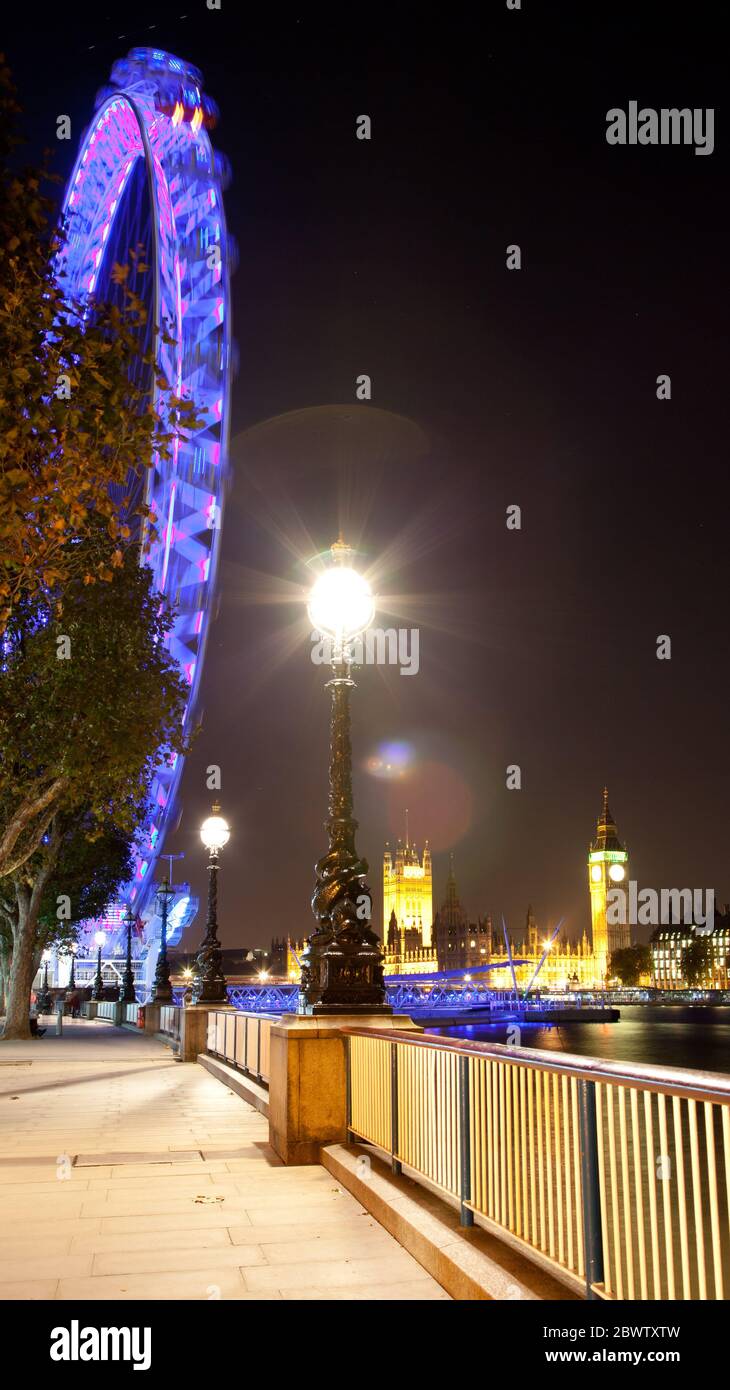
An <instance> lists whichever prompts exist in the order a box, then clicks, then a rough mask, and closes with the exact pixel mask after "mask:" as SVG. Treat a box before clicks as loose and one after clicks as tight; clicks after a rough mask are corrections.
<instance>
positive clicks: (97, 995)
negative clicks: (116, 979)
mask: <svg viewBox="0 0 730 1390" xmlns="http://www.w3.org/2000/svg"><path fill="white" fill-rule="evenodd" d="M94 940H95V942H96V944H97V946H98V948H99V951H98V954H97V957H96V979H95V980H94V988H93V989H92V991H91V997H92V999H96V1000H99V999H103V998H104V979H103V976H102V973H101V948H102V946H103V945H104V942H105V941H106V932H104V931H98V932H96V933H95V935H94Z"/></svg>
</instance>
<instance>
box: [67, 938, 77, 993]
mask: <svg viewBox="0 0 730 1390" xmlns="http://www.w3.org/2000/svg"><path fill="white" fill-rule="evenodd" d="M78 949H79V948H78V946H77V944H76V942H75V941H72V942H71V945H70V946H69V951H70V952H71V969H70V971H69V976H68V987H69V990H72V989H75V988H76V952H77V951H78Z"/></svg>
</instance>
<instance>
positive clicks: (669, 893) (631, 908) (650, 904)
mask: <svg viewBox="0 0 730 1390" xmlns="http://www.w3.org/2000/svg"><path fill="white" fill-rule="evenodd" d="M606 921H607V923H608V925H609V927H615V926H625V925H626V924H627V923H629V924H630V925H631V926H632V927H666V926H675V927H676V926H682V925H687V926H689V925H690V924H691V925H692V926H693V927H695V929H696V931H697V932H698V933H699V935H700V936H707V935H708V933H709V932H711V931H712V928H713V926H714V922H715V891H714V889H713V888H661V889H660V890H659V892H658V893H657V891H656V889H655V888H639V885H638V883H637V882H636V880H635V879H633V878H632V879H629V886H628V892H627V890H626V889H625V888H609V890H608V893H607V894H606Z"/></svg>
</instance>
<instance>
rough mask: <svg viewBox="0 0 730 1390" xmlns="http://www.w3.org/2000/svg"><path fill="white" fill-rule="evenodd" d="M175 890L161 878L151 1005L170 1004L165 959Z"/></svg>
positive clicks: (168, 977) (166, 960)
mask: <svg viewBox="0 0 730 1390" xmlns="http://www.w3.org/2000/svg"><path fill="white" fill-rule="evenodd" d="M174 896H175V889H174V888H171V887H170V884H169V883H168V881H167V879H166V878H163V880H162V883H161V884H160V886H159V888H158V890H157V902H158V906H159V909H160V917H161V918H162V925H161V927H160V954H159V955H158V957H157V965H156V966H155V982H154V984H153V986H152V1001H151V1002H152V1003H153V1004H171V1003H172V982H171V980H170V962H169V961H168V959H167V914H168V912H169V910H170V899H171V898H174Z"/></svg>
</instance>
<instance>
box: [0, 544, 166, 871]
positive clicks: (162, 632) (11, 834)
mask: <svg viewBox="0 0 730 1390" xmlns="http://www.w3.org/2000/svg"><path fill="white" fill-rule="evenodd" d="M93 530H94V528H92V534H87V536H86V538H85V539H84V540H83V541H82V542H80V543H79V549H84V548H86V547H89V548H92V549H97V550H98V549H100V550H101V551H102V552H103V551H104V550H106V553H107V555H108V552H109V545H110V544H113V542H109V541H108V538H106V537H105V536H104V534H101V535H99V534H98V533H97V534H93ZM56 608H57V604H56V602H55V599H54V598H52V597H49V598H47V599H43V600H41V598H40V597H36V599H35V600H34V601H31V600H25V601H24V602H23V603H22V604H21V605H19V606H18V607H17V608H16V610H15V611H14V613H13V616H12V618H11V621H10V623H9V625H8V628H7V629H6V633H5V659H4V664H3V668H2V670H0V877H2V876H3V875H8V874H12V873H15V872H16V871H17V870H18V869H19V868H21V867H22V866H23V864H24V863H25V862H26V861H27V860H28V859H29V858H30V857H31V856H32V855H33V854H34V853H35V852H36V850H37V849H38V848H39V846H40V845H41V843H42V842H43V837H44V835H45V834H46V833H47V831H48V828H49V826H50V825H51V822H52V820H53V818H54V816H55V815H56V814H57V812H58V811H60V810H66V811H70V810H72V809H76V808H80V809H81V810H83V811H84V813H87V812H88V814H89V815H90V817H91V820H92V821H93V822H97V823H99V824H105V823H107V822H108V820H109V818H110V804H111V803H113V805H114V807H115V816H116V823H117V825H118V827H119V829H120V830H124V829H126V828H132V829H133V828H134V815H135V806H136V803H137V801H138V800H139V798H140V797H143V796H144V795H145V794H146V788H147V785H148V782H149V778H150V775H151V773H152V770H153V769H154V766H155V764H156V763H157V761H158V757H159V756H160V754H165V753H166V754H169V755H171V754H172V753H174V752H175V751H178V752H179V751H181V750H182V747H183V737H182V732H181V721H182V714H183V709H184V705H185V699H186V688H185V685H184V682H183V679H182V677H181V675H180V671H179V668H178V666H177V664H176V662H175V661H174V660H173V659H172V657H171V656H170V654H169V652H168V650H167V648H166V645H165V638H166V636H167V633H168V632H169V630H170V627H171V625H172V621H173V612H172V609H171V608H170V605H169V604H168V603H167V602H166V600H164V599H163V598H162V597H161V596H160V594H159V593H157V592H156V591H155V589H154V586H153V580H152V573H151V571H150V570H149V568H147V567H146V566H140V565H138V564H137V560H136V555H135V552H134V551H131V550H130V551H128V552H127V553H126V555H125V556H124V557H123V560H122V564H121V566H120V567H119V568H117V569H116V570H115V572H114V575H113V577H112V579H111V580H110V581H109V582H108V584H104V585H86V584H85V583H84V582H83V579H81V578H78V579H75V580H73V581H71V583H70V584H69V585H68V586H67V588H66V590H65V592H64V596H63V611H62V613H61V614H60V615H57V613H56Z"/></svg>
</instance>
